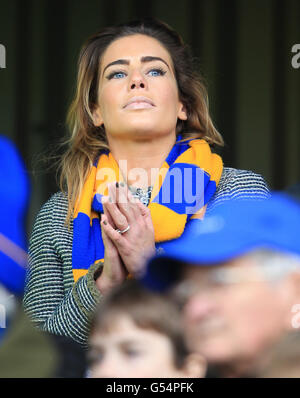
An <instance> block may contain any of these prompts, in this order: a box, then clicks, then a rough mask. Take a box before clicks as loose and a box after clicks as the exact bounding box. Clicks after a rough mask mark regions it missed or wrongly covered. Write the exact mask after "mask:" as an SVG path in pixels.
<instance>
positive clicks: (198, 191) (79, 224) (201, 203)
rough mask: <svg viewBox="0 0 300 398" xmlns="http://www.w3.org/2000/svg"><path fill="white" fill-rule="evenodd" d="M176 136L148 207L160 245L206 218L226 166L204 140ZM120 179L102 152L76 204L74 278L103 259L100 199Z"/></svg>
mask: <svg viewBox="0 0 300 398" xmlns="http://www.w3.org/2000/svg"><path fill="white" fill-rule="evenodd" d="M178 140H179V138H178V139H177V142H176V144H175V145H174V147H173V148H172V150H171V152H170V153H169V155H168V157H167V159H166V160H165V162H164V164H163V165H162V167H161V168H160V170H159V175H158V177H157V178H156V181H155V184H154V186H153V191H152V194H151V198H150V202H149V205H148V207H149V209H150V211H151V217H152V222H153V227H154V233H155V242H157V243H158V242H165V241H169V240H172V239H176V238H178V237H179V236H181V234H182V233H183V231H184V229H185V225H186V223H187V222H188V221H189V220H193V219H202V218H203V216H204V214H205V209H206V205H207V202H208V201H209V200H210V199H211V197H212V196H213V194H214V192H215V190H216V187H217V185H218V183H219V181H220V178H221V174H222V170H223V163H222V159H221V157H220V156H219V155H217V154H214V153H212V152H211V150H210V147H209V145H208V143H207V142H206V141H205V140H203V139H194V140H190V141H186V142H183V143H178ZM116 181H118V182H121V181H123V176H122V173H121V172H120V170H119V166H118V164H117V162H116V160H115V159H114V158H113V156H112V154H111V153H110V152H109V151H104V152H102V154H101V155H100V156H99V157H98V159H97V160H96V161H95V163H94V165H93V167H92V168H91V170H90V173H89V175H88V177H87V179H86V181H85V183H84V187H83V190H82V194H81V196H80V198H79V199H78V200H77V203H76V207H75V212H74V223H73V227H74V234H73V250H72V267H73V276H74V281H75V282H76V281H77V280H78V279H79V278H80V277H81V276H83V275H85V274H86V273H87V272H88V269H89V267H90V265H92V264H93V263H94V262H95V261H98V260H103V258H104V245H103V242H102V236H101V227H100V218H99V213H101V212H103V208H102V204H101V197H102V196H103V195H108V189H107V184H108V183H110V182H116ZM196 181H197V184H196ZM199 181H200V183H199Z"/></svg>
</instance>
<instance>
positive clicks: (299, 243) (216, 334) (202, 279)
mask: <svg viewBox="0 0 300 398" xmlns="http://www.w3.org/2000/svg"><path fill="white" fill-rule="evenodd" d="M170 270H172V273H171V272H170ZM143 283H144V284H145V285H146V286H148V287H151V288H152V289H156V290H167V289H170V290H169V291H170V292H171V294H172V295H173V297H175V298H176V299H177V300H179V301H180V302H181V305H182V306H183V309H184V320H185V327H186V334H187V341H188V343H189V344H190V346H191V347H192V349H195V350H197V351H198V352H200V353H201V354H203V355H204V356H205V357H206V359H207V360H208V363H209V372H208V374H212V375H215V376H216V375H218V376H220V377H258V376H263V375H264V374H267V370H268V369H270V365H271V361H272V357H273V355H274V352H275V351H276V347H277V345H278V344H282V341H283V340H284V339H287V338H289V337H290V336H294V335H295V336H296V338H297V339H299V332H300V329H299V327H300V322H297V317H298V320H299V314H297V308H298V310H299V309H300V304H299V303H300V207H299V204H298V202H297V201H294V199H291V198H290V197H288V196H287V195H283V194H273V196H272V197H271V198H270V199H268V200H266V201H260V202H258V201H255V200H254V201H251V202H250V201H232V202H228V203H226V204H224V205H223V206H220V208H219V209H216V211H215V212H214V214H213V215H212V216H211V217H209V218H207V219H206V220H205V221H204V222H202V223H197V224H196V223H194V224H193V226H192V227H191V228H190V230H188V231H186V233H185V234H184V236H183V237H182V238H180V239H178V240H177V241H176V242H174V243H172V242H170V244H169V245H168V246H167V245H166V246H165V253H164V254H161V255H160V256H157V257H155V258H154V259H152V261H150V263H149V265H148V268H147V273H146V275H145V276H144V277H143ZM211 370H213V373H211ZM271 374H272V373H271ZM285 376H288V375H286V373H285ZM299 376H300V375H299ZM276 377H279V375H278V373H276Z"/></svg>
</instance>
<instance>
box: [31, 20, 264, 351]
mask: <svg viewBox="0 0 300 398" xmlns="http://www.w3.org/2000/svg"><path fill="white" fill-rule="evenodd" d="M68 121H69V125H70V127H71V132H72V135H71V138H70V140H69V149H68V151H67V152H66V153H65V155H64V157H63V159H62V162H61V190H62V191H64V192H66V195H64V194H63V192H58V193H57V194H55V195H53V196H52V197H51V198H50V199H49V200H48V202H47V203H46V204H45V205H44V206H43V207H42V209H41V211H40V213H39V214H38V217H37V220H36V223H35V225H34V229H33V233H32V237H31V241H30V250H29V251H30V253H29V254H30V256H29V257H30V260H29V261H30V270H29V273H28V277H27V283H26V292H25V297H24V305H25V308H26V309H27V311H28V313H29V314H30V315H31V317H32V319H33V320H34V321H35V322H36V324H37V325H38V326H39V327H41V328H42V329H44V330H48V331H50V332H53V333H56V334H62V335H67V336H70V337H72V338H73V339H74V340H76V341H78V342H79V343H81V344H83V345H85V344H86V339H87V336H88V332H89V325H90V318H91V316H92V314H93V311H94V310H95V308H96V306H97V304H98V303H99V301H100V300H101V297H102V295H105V294H106V293H107V292H108V291H109V290H110V289H111V288H112V287H113V286H116V285H119V284H121V283H122V282H123V281H124V280H125V279H126V278H127V277H128V274H130V275H131V276H133V277H136V276H138V275H139V274H140V273H142V272H143V269H144V267H145V262H146V260H147V258H148V257H149V256H151V255H153V253H155V249H159V248H160V246H161V245H162V242H165V241H169V240H171V239H175V238H177V237H179V236H180V235H181V234H182V232H183V231H184V228H185V226H186V224H187V223H191V222H199V220H197V219H201V218H203V216H204V215H205V211H207V212H208V211H211V209H212V208H213V207H214V206H216V205H217V204H218V203H220V202H222V201H223V200H225V199H229V198H231V197H236V196H241V197H243V196H244V197H249V196H253V195H255V196H256V197H257V196H260V197H261V198H265V197H267V196H268V189H267V187H266V184H265V182H264V180H263V178H262V177H261V176H259V175H256V174H254V173H252V172H248V171H241V170H234V169H229V168H223V164H222V161H221V158H220V157H219V156H218V155H216V154H213V153H212V152H211V149H210V146H209V144H212V145H213V144H215V145H220V146H221V145H223V140H222V137H221V135H220V134H219V133H218V132H217V131H216V129H215V127H214V125H213V123H212V121H211V118H210V116H209V113H208V105H207V95H206V90H205V87H204V86H203V84H202V83H201V80H200V78H199V77H198V76H197V74H196V73H195V72H194V70H193V65H192V58H191V56H190V54H189V52H188V51H187V49H186V47H185V45H184V44H183V42H182V40H181V39H180V37H179V36H178V35H177V33H175V32H174V31H173V30H171V29H170V28H169V27H168V26H166V25H165V24H163V23H160V22H157V21H153V20H151V21H150V20H145V21H137V22H133V23H129V24H124V25H120V26H117V27H111V28H107V29H105V30H104V31H102V32H100V33H98V34H96V35H94V36H92V37H91V38H90V39H88V41H87V42H86V43H85V45H84V46H83V48H82V50H81V53H80V57H79V70H78V81H77V92H76V96H75V99H74V101H73V103H72V105H71V108H70V111H69V118H68ZM127 186H129V188H130V189H129V190H128V189H127ZM137 198H138V199H137ZM100 217H101V221H100ZM91 264H92V265H91Z"/></svg>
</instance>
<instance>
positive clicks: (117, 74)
mask: <svg viewBox="0 0 300 398" xmlns="http://www.w3.org/2000/svg"><path fill="white" fill-rule="evenodd" d="M124 76H125V73H124V72H112V73H111V74H110V75H108V76H107V79H108V80H110V79H122V78H123V77H124Z"/></svg>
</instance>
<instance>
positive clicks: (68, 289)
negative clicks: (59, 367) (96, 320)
mask: <svg viewBox="0 0 300 398" xmlns="http://www.w3.org/2000/svg"><path fill="white" fill-rule="evenodd" d="M268 196H269V191H268V187H267V185H266V183H265V181H264V179H263V178H262V176H260V175H258V174H255V173H253V172H250V171H245V170H237V169H232V168H224V169H223V173H222V176H221V180H220V182H219V185H218V187H217V190H216V192H215V194H214V196H213V198H212V199H211V200H210V202H209V204H208V206H207V213H206V214H209V213H210V212H211V210H212V209H213V208H215V207H216V206H218V205H220V204H221V203H222V202H224V201H225V200H228V199H233V198H261V199H265V198H267V197H268ZM67 209H68V202H67V199H66V197H65V196H64V195H63V194H62V193H61V192H57V193H56V194H54V195H52V196H51V197H50V199H49V200H48V201H47V202H46V203H45V204H44V205H43V206H42V208H41V210H40V212H39V213H38V215H37V218H36V221H35V224H34V227H33V231H32V235H31V238H30V244H29V270H28V272H27V278H26V286H25V294H24V301H23V304H24V308H25V311H26V312H27V313H28V315H29V316H30V317H31V319H32V320H33V322H34V323H35V324H36V325H37V326H38V327H39V328H40V329H42V330H46V331H48V332H50V333H54V334H59V335H64V336H69V337H71V338H72V339H74V340H75V341H77V342H78V343H80V344H82V346H84V347H86V346H87V338H88V334H89V327H90V322H91V317H92V315H93V313H94V311H95V309H96V307H97V305H98V304H99V302H100V301H101V294H100V292H99V290H98V289H97V287H96V285H95V281H94V273H95V271H96V270H98V269H99V264H98V265H96V264H94V265H92V266H91V267H90V268H89V271H88V273H87V274H86V275H85V276H83V277H81V278H80V279H78V281H77V282H76V283H74V280H73V274H72V241H73V222H71V226H70V229H68V227H67V226H65V219H66V215H67Z"/></svg>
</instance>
